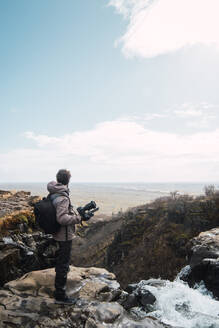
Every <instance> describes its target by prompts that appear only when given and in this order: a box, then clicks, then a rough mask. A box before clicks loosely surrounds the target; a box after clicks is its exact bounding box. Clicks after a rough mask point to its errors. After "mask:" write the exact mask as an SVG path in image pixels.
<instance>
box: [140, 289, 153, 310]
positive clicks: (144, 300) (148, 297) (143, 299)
mask: <svg viewBox="0 0 219 328" xmlns="http://www.w3.org/2000/svg"><path fill="white" fill-rule="evenodd" d="M140 295H141V296H140V303H141V304H142V305H143V306H147V305H152V304H154V303H155V302H156V297H155V296H154V295H153V294H152V293H151V292H150V291H149V290H143V291H142V293H141V294H140Z"/></svg>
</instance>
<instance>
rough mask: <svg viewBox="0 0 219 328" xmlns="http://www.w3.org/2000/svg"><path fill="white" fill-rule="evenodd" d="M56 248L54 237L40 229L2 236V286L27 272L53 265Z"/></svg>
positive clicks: (0, 258)
mask: <svg viewBox="0 0 219 328" xmlns="http://www.w3.org/2000/svg"><path fill="white" fill-rule="evenodd" d="M56 250H57V244H56V242H55V241H54V240H53V239H52V237H51V236H50V235H45V234H43V233H42V232H39V231H38V232H33V233H32V234H28V233H22V234H21V233H19V234H15V233H11V234H10V236H7V237H2V238H0V267H1V270H0V286H3V284H4V283H5V282H7V281H10V280H12V279H16V278H18V277H21V276H22V275H23V274H24V273H26V272H29V271H33V270H40V269H44V268H51V267H53V266H54V263H55V252H56Z"/></svg>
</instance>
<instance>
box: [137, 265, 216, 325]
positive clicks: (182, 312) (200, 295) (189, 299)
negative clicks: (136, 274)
mask: <svg viewBox="0 0 219 328" xmlns="http://www.w3.org/2000/svg"><path fill="white" fill-rule="evenodd" d="M189 270H190V268H189V266H187V267H185V268H183V270H182V271H181V272H180V273H179V274H178V275H177V277H176V279H175V281H173V282H171V281H168V280H162V284H161V283H160V284H159V283H153V282H154V281H155V280H154V279H153V280H152V279H149V280H143V281H141V282H140V283H139V286H141V287H140V288H141V290H144V289H145V290H148V291H149V292H151V293H152V294H153V295H154V296H155V297H156V302H155V304H154V305H153V309H152V311H151V312H147V313H144V316H153V317H155V318H157V319H159V320H160V321H161V322H163V323H164V324H169V325H171V326H173V327H180V328H219V301H217V300H215V299H214V298H213V297H212V294H211V293H210V292H209V291H208V290H207V289H206V287H205V285H204V283H203V282H201V283H200V284H196V285H195V287H194V288H190V287H189V286H188V284H187V283H185V282H184V281H182V280H181V279H180V278H181V277H182V276H184V275H185V274H186V273H188V272H189ZM159 281H161V280H157V282H159ZM143 311H144V309H143V308H141V309H140V308H138V309H134V312H135V314H137V312H138V313H139V315H140V316H141V317H142V314H143Z"/></svg>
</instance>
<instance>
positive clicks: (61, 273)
mask: <svg viewBox="0 0 219 328" xmlns="http://www.w3.org/2000/svg"><path fill="white" fill-rule="evenodd" d="M57 243H58V244H59V249H58V250H57V253H56V265H55V272H56V276H55V295H54V296H55V298H57V299H59V298H60V299H61V298H63V297H65V296H66V295H65V290H66V282H67V274H68V270H69V264H70V258H71V249H72V240H67V241H58V242H57Z"/></svg>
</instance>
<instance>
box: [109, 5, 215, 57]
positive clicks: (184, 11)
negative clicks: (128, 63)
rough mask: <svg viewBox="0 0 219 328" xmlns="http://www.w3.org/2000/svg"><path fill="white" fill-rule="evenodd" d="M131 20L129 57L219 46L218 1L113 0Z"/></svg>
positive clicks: (127, 43) (126, 37)
mask: <svg viewBox="0 0 219 328" xmlns="http://www.w3.org/2000/svg"><path fill="white" fill-rule="evenodd" d="M109 4H110V5H112V6H114V7H115V8H116V10H117V11H118V12H119V13H120V14H122V15H124V17H125V18H126V19H128V21H129V24H128V28H127V31H126V32H125V34H124V35H123V36H122V38H121V39H120V41H121V42H122V44H123V52H124V53H125V54H126V55H127V56H141V57H154V56H157V55H160V54H165V53H169V52H173V51H176V50H179V49H181V48H183V47H185V46H192V45H195V44H204V45H212V44H214V45H217V47H218V45H219V34H218V30H219V20H218V12H219V1H218V0H111V1H110V2H109Z"/></svg>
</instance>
